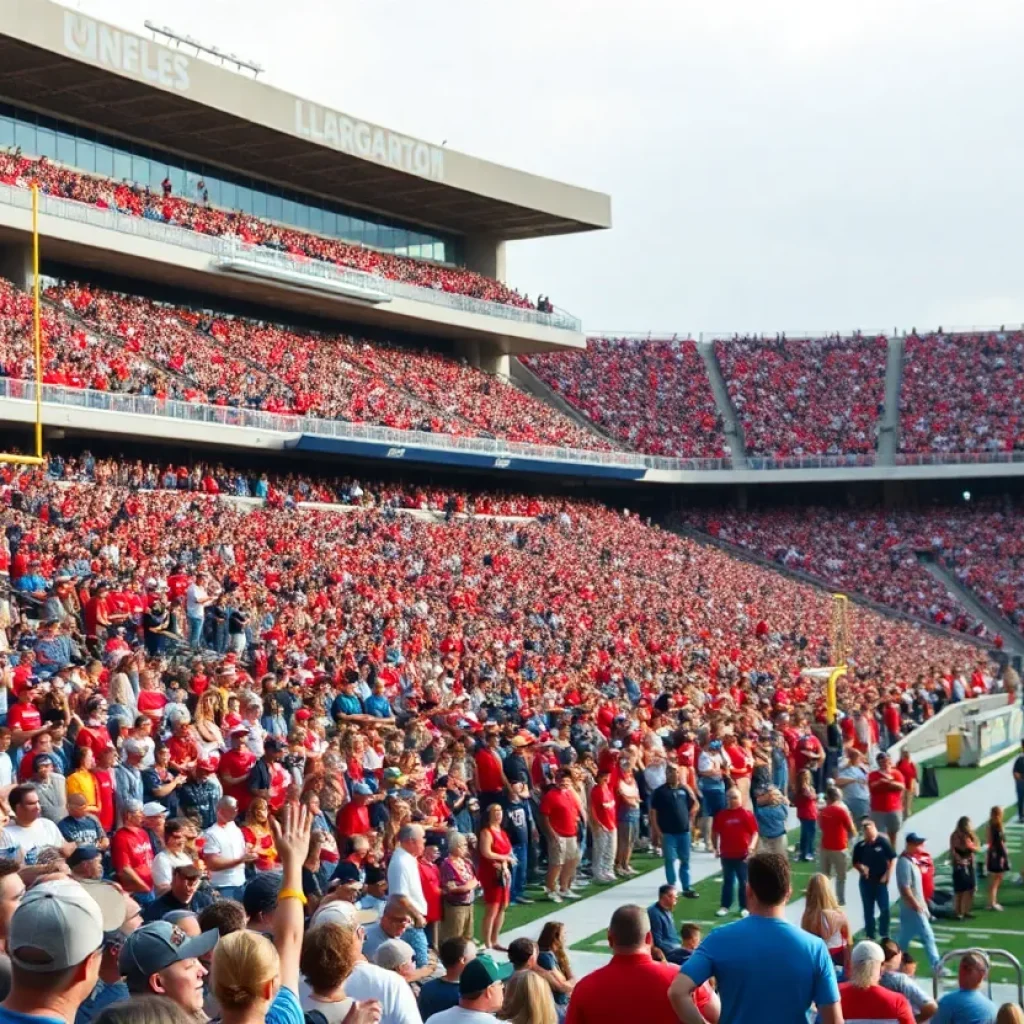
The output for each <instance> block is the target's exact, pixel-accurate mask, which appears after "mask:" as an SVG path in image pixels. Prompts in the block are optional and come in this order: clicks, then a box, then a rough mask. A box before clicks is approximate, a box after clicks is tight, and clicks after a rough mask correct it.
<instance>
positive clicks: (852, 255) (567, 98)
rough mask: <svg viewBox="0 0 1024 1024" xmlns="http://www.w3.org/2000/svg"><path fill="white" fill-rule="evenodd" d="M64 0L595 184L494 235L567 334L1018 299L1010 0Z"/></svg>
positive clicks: (815, 323) (1016, 317) (1018, 162)
mask: <svg viewBox="0 0 1024 1024" xmlns="http://www.w3.org/2000/svg"><path fill="white" fill-rule="evenodd" d="M66 2H67V3H68V6H71V7H78V8H79V9H81V10H82V11H83V12H84V13H88V14H92V15H94V16H96V17H100V18H104V19H106V20H109V21H111V22H114V23H117V24H119V25H121V26H123V27H126V28H130V29H134V30H137V31H140V32H142V31H143V28H142V22H143V21H144V20H145V19H146V18H151V19H153V20H154V21H156V22H157V23H158V24H168V25H170V26H171V27H172V28H174V29H175V30H176V31H178V32H182V33H187V34H190V35H193V36H195V37H196V38H198V39H201V40H202V41H204V42H208V43H211V44H213V45H216V46H219V47H220V48H221V49H222V50H228V51H233V52H236V53H238V54H240V55H242V56H244V57H248V58H251V59H253V60H256V61H257V62H259V63H261V64H263V65H264V66H265V67H266V68H267V69H268V75H267V80H268V81H270V82H272V83H273V84H275V85H279V86H281V87H282V88H285V89H288V90H291V91H294V92H296V93H299V94H300V95H303V96H306V97H308V98H310V99H313V100H316V101H319V102H322V103H324V104H326V105H331V106H334V107H336V108H338V109H340V110H343V111H345V112H346V113H351V114H354V115H358V116H360V117H363V118H366V119H367V120H371V121H375V122H378V123H380V124H383V125H386V126H387V127H389V128H393V129H395V130H398V131H402V132H406V133H408V134H410V135H413V136H416V137H419V138H423V139H426V140H428V141H431V142H434V143H440V142H441V141H442V140H447V142H448V145H449V146H451V147H453V148H456V149H460V150H462V151H464V152H467V153H470V154H472V155H474V156H479V157H484V158H487V159H490V160H495V161H498V162H499V163H504V164H509V165H511V166H514V167H518V168H522V169H523V170H528V171H532V172H535V173H538V174H543V175H547V176H550V177H554V178H559V179H562V180H565V181H568V182H570V183H573V184H577V185H583V186H587V187H590V188H595V189H598V190H600V191H604V192H608V193H610V194H611V196H612V219H613V224H614V226H613V228H612V230H611V231H609V232H603V233H598V234H587V235H581V236H578V237H571V238H564V239H551V240H542V241H538V242H519V243H514V244H512V245H510V246H509V258H508V279H509V282H510V283H511V284H513V285H515V286H516V287H518V288H520V290H525V291H526V292H528V293H529V294H530V295H531V296H536V294H537V293H538V291H543V292H547V293H550V295H551V296H552V298H553V300H554V301H555V303H556V304H558V305H560V306H562V307H564V308H566V309H568V310H570V311H571V312H573V313H575V314H577V315H578V316H581V317H583V320H584V324H585V325H586V327H587V328H588V329H591V330H594V329H605V328H607V329H620V330H631V331H647V330H654V331H672V332H679V333H685V332H697V331H701V330H730V331H731V330H763V331H772V332H773V331H776V330H789V331H791V332H796V331H799V330H818V329H842V330H849V329H851V328H855V327H862V328H890V329H891V328H892V327H895V326H899V327H901V328H907V327H911V326H914V325H917V326H920V327H925V326H928V327H934V326H937V325H939V324H942V325H945V326H947V327H948V326H952V325H971V324H979V325H983V324H995V323H1000V322H1007V323H1010V322H1020V321H1024V273H1022V268H1021V265H1020V264H1021V261H1020V259H1019V258H1018V251H1019V250H1018V247H1019V243H1018V242H1017V241H1016V239H1017V238H1018V237H1020V236H1022V234H1024V231H1022V229H1024V198H1022V194H1021V193H1022V190H1021V183H1022V181H1024V176H1022V165H1024V141H1022V137H1021V122H1022V118H1021V114H1022V113H1024V60H1022V59H1021V52H1022V50H1024V47H1022V43H1024V6H1022V5H1021V4H1020V3H1019V2H1014V0H857V2H856V3H846V4H839V3H834V2H832V3H822V2H821V0H724V2H716V0H675V2H673V0H631V2H629V3H625V4H624V3H621V2H620V0H515V2H514V3H513V2H509V0H433V2H422V0H416V2H414V0H373V2H371V0H358V2H357V0H288V2H286V3H274V4H271V3H267V2H266V0H175V2H174V3H172V4H168V3H166V0H66ZM254 170H255V169H254Z"/></svg>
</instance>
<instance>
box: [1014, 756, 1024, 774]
mask: <svg viewBox="0 0 1024 1024" xmlns="http://www.w3.org/2000/svg"><path fill="white" fill-rule="evenodd" d="M1013 773H1014V775H1019V776H1020V777H1021V778H1022V779H1024V754H1021V755H1019V756H1018V758H1017V760H1016V761H1014V762H1013Z"/></svg>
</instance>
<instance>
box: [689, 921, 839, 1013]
mask: <svg viewBox="0 0 1024 1024" xmlns="http://www.w3.org/2000/svg"><path fill="white" fill-rule="evenodd" d="M681 970H682V973H683V974H685V975H686V976H687V977H688V978H689V979H690V980H691V981H692V982H693V983H694V985H702V984H703V983H704V982H705V981H707V980H708V979H709V978H716V979H717V980H718V992H719V995H720V997H721V1000H722V1016H721V1019H722V1021H723V1022H725V1024H734V1022H735V1024H740V1022H745V1021H754V1020H756V1021H757V1022H758V1024H793V1022H794V1021H802V1020H804V1019H805V1017H806V1014H807V1011H808V1009H809V1008H810V1006H811V1003H815V1004H817V1005H818V1006H819V1007H821V1006H831V1005H832V1004H834V1003H838V1002H839V986H838V985H837V984H836V972H835V968H834V967H833V966H832V960H831V958H830V957H829V955H828V950H827V949H826V948H825V943H824V942H822V940H821V939H819V938H818V937H817V936H816V935H809V934H808V933H807V932H804V931H801V930H800V929H799V928H797V927H795V926H794V925H791V924H790V923H789V922H788V921H784V920H782V919H781V918H777V917H757V916H755V915H751V916H750V917H748V918H745V919H744V920H742V921H736V922H735V923H734V924H728V925H726V926H725V927H724V928H716V929H715V931H713V932H711V933H709V934H708V935H707V936H706V937H705V939H704V941H703V942H702V943H701V944H700V945H699V946H698V947H697V949H696V950H694V952H693V955H692V956H691V957H690V958H689V959H688V960H687V961H686V963H685V964H684V965H683V967H682V968H681ZM769 995H770V997H771V998H770V999H769V998H767V996H769Z"/></svg>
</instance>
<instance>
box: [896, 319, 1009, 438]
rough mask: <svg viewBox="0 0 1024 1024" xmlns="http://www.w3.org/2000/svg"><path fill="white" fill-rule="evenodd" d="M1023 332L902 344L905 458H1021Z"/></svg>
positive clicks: (940, 336)
mask: <svg viewBox="0 0 1024 1024" xmlns="http://www.w3.org/2000/svg"><path fill="white" fill-rule="evenodd" d="M1022 383H1024V331H1007V330H1005V329H1000V330H998V331H988V332H985V333H983V334H967V333H965V334H946V333H944V332H943V331H942V330H941V328H940V329H939V330H938V331H936V332H934V333H931V334H921V335H919V334H918V333H917V332H916V331H914V332H912V333H911V334H910V335H908V336H907V338H906V341H905V342H904V352H903V380H902V384H901V389H900V445H899V450H900V451H901V452H902V453H904V454H920V453H926V452H978V453H986V452H990V453H1000V452H1013V451H1022V450H1024V388H1022Z"/></svg>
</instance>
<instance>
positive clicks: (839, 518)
mask: <svg viewBox="0 0 1024 1024" xmlns="http://www.w3.org/2000/svg"><path fill="white" fill-rule="evenodd" d="M683 521H684V522H685V523H686V524H687V525H689V526H693V527H695V528H697V529H698V530H702V531H704V532H707V533H709V534H711V535H712V536H714V537H717V538H718V539H720V540H722V541H726V542H728V543H729V544H734V545H736V546H738V547H741V548H745V549H747V550H749V551H752V552H756V553H757V554H759V555H762V556H764V557H766V558H769V559H771V560H773V561H775V562H777V563H778V564H780V565H784V566H786V567H787V568H790V569H797V570H800V571H802V572H806V573H809V574H811V575H812V576H816V577H818V578H819V579H821V580H823V581H825V582H827V583H828V584H829V585H830V586H834V587H839V588H841V589H848V590H851V591H854V592H856V593H860V594H863V595H864V596H866V597H869V598H871V599H872V600H875V601H878V602H880V603H881V604H884V605H887V606H889V607H891V608H895V609H897V610H899V611H903V612H908V613H910V614H913V615H917V616H921V617H923V618H927V619H929V620H930V621H932V622H935V623H937V624H940V625H945V626H949V627H952V628H953V629H957V630H960V631H962V632H967V633H972V634H974V635H976V636H984V635H986V630H985V627H984V625H983V624H982V623H980V622H979V621H978V620H977V619H976V617H975V616H974V615H972V613H971V612H970V611H969V610H968V609H967V608H965V607H964V606H963V604H962V603H961V601H960V600H959V598H958V597H957V596H956V595H955V594H952V593H950V592H949V588H948V587H946V586H945V585H944V584H942V583H940V582H939V581H938V580H936V579H935V577H933V576H932V575H931V573H929V572H928V570H927V569H926V568H925V567H924V566H923V565H921V564H920V562H919V561H918V559H917V557H916V552H923V553H927V554H930V555H932V556H933V557H934V558H935V559H937V560H938V561H939V563H940V564H942V565H944V566H946V567H947V568H949V569H950V570H951V571H953V572H954V573H955V574H956V576H957V578H958V579H959V581H960V582H961V583H962V584H963V585H964V586H965V587H967V588H969V589H970V590H972V591H973V592H974V594H975V596H977V597H978V598H980V599H981V600H982V601H983V602H985V603H986V604H987V605H989V606H990V607H991V609H992V610H993V611H994V612H995V613H996V614H997V615H999V616H1002V617H1003V618H1004V619H1006V620H1007V621H1008V622H1009V623H1011V624H1012V625H1014V626H1016V627H1017V628H1018V629H1019V628H1021V627H1022V626H1024V540H1022V539H1021V538H1022V537H1024V515H1022V511H1021V508H1020V507H1018V506H1016V505H1013V504H1011V503H1009V502H1007V501H1002V502H998V503H997V502H973V503H970V504H967V503H965V504H963V505H958V506H955V507H950V508H933V509H927V510H899V511H882V510H878V509H876V510H853V509H848V510H837V509H834V508H824V507H818V508H808V507H800V508H793V509H770V510H759V511H744V512H738V511H735V510H715V511H712V512H705V511H692V512H690V513H688V514H686V516H685V517H684V519H683Z"/></svg>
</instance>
